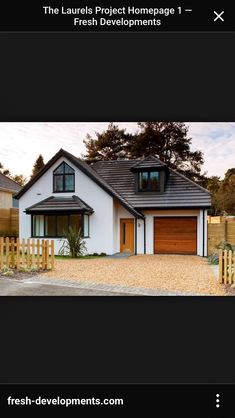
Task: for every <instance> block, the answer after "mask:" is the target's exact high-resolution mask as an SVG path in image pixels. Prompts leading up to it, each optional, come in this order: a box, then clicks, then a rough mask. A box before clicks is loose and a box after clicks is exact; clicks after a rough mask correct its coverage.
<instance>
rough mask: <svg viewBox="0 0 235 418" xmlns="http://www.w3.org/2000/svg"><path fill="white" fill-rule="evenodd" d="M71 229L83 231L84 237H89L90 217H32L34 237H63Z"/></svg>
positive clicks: (77, 215)
mask: <svg viewBox="0 0 235 418" xmlns="http://www.w3.org/2000/svg"><path fill="white" fill-rule="evenodd" d="M69 227H72V228H73V229H75V230H76V231H79V230H80V229H81V231H82V234H83V237H84V238H86V237H89V215H83V214H82V215H80V214H70V215H32V236H33V237H47V238H49V237H50V238H55V237H58V238H59V237H63V235H64V233H65V232H68V230H69Z"/></svg>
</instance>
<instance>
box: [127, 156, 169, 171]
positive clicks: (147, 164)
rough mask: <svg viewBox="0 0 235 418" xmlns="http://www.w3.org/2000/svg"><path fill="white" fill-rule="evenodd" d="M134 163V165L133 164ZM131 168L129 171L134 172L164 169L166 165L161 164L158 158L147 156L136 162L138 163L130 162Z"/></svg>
mask: <svg viewBox="0 0 235 418" xmlns="http://www.w3.org/2000/svg"><path fill="white" fill-rule="evenodd" d="M133 161H134V164H133ZM132 164H133V165H132V167H131V170H132V171H136V170H139V169H141V170H142V169H144V168H147V169H149V168H164V167H166V164H165V163H163V162H162V161H160V160H159V159H158V158H156V157H154V156H149V157H146V158H144V159H142V160H138V162H137V163H136V162H135V160H132Z"/></svg>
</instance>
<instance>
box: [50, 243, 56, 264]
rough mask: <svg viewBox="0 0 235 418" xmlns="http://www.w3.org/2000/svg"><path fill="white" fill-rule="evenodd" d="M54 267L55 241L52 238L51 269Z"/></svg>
mask: <svg viewBox="0 0 235 418" xmlns="http://www.w3.org/2000/svg"><path fill="white" fill-rule="evenodd" d="M54 268H55V243H54V240H53V239H52V240H51V269H52V270H54Z"/></svg>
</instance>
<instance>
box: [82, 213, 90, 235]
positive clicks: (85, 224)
mask: <svg viewBox="0 0 235 418" xmlns="http://www.w3.org/2000/svg"><path fill="white" fill-rule="evenodd" d="M89 235H90V231H89V215H84V217H83V236H84V237H89Z"/></svg>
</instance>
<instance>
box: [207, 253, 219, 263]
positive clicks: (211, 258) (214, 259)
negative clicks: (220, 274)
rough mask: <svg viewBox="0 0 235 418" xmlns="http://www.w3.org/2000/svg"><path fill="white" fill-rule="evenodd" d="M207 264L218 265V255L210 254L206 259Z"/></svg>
mask: <svg viewBox="0 0 235 418" xmlns="http://www.w3.org/2000/svg"><path fill="white" fill-rule="evenodd" d="M208 263H209V264H213V265H217V264H219V256H218V254H211V255H209V257H208Z"/></svg>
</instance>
